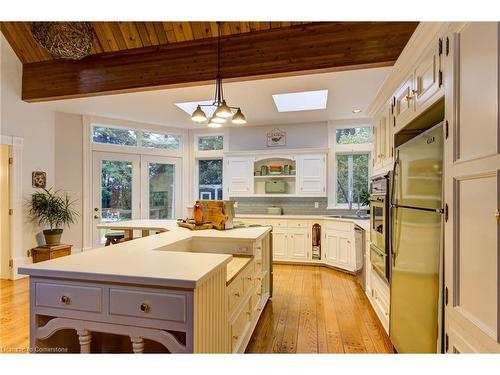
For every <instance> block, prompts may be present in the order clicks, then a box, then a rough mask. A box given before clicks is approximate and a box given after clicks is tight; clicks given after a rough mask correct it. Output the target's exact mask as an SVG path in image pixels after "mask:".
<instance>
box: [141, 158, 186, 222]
mask: <svg viewBox="0 0 500 375" xmlns="http://www.w3.org/2000/svg"><path fill="white" fill-rule="evenodd" d="M180 174H181V159H179V158H169V157H160V156H146V155H142V156H141V218H142V219H162V220H169V219H175V218H177V217H180V215H181V213H182V188H181V182H182V178H181V175H180Z"/></svg>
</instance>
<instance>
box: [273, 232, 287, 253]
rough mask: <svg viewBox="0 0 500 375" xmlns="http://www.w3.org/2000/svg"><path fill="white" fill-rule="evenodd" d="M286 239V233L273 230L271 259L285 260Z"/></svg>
mask: <svg viewBox="0 0 500 375" xmlns="http://www.w3.org/2000/svg"><path fill="white" fill-rule="evenodd" d="M287 237H288V236H287V233H286V231H283V230H276V229H273V259H276V260H283V259H286V258H287V245H288V244H287Z"/></svg>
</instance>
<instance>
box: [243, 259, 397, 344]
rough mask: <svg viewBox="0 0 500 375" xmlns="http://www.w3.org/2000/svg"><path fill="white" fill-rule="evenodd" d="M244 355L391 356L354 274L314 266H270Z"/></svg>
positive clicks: (384, 334) (386, 342) (384, 337)
mask: <svg viewBox="0 0 500 375" xmlns="http://www.w3.org/2000/svg"><path fill="white" fill-rule="evenodd" d="M246 352H247V353H392V352H393V350H392V344H391V342H390V340H389V337H388V336H387V334H386V333H385V331H384V329H383V327H382V325H381V324H380V322H379V321H378V318H377V316H376V315H375V312H374V311H373V310H372V307H371V305H370V302H369V301H368V299H367V297H366V295H365V294H364V293H363V291H362V289H361V288H360V287H359V285H358V284H357V281H356V278H355V277H354V276H351V275H348V274H345V273H343V272H339V271H335V270H332V269H329V268H326V267H320V266H295V265H274V296H273V298H272V300H271V301H270V302H269V303H268V304H267V306H266V308H265V309H264V311H263V313H262V316H261V318H260V320H259V322H258V323H257V327H256V328H255V331H254V334H253V336H252V338H251V340H250V343H249V345H248V347H247V350H246Z"/></svg>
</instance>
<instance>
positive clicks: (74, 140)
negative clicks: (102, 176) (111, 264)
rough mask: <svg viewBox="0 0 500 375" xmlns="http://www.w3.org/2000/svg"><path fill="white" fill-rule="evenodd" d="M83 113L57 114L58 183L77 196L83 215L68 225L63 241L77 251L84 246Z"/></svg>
mask: <svg viewBox="0 0 500 375" xmlns="http://www.w3.org/2000/svg"><path fill="white" fill-rule="evenodd" d="M82 124H83V117H82V116H81V115H76V114H70V113H56V114H55V135H54V136H55V174H56V178H55V185H56V186H57V189H61V190H64V191H67V192H68V193H69V194H70V195H71V198H72V199H74V200H75V209H76V211H78V213H79V214H80V216H79V217H78V220H77V222H76V223H75V224H73V225H71V227H70V228H65V229H64V232H63V236H62V242H64V243H68V244H72V245H73V251H80V250H81V249H82V239H83V232H82V214H83V159H82V155H83V129H82Z"/></svg>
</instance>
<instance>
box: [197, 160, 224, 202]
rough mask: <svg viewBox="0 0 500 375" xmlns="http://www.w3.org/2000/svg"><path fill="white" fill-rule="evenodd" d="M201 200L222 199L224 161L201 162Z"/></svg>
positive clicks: (199, 163) (199, 162)
mask: <svg viewBox="0 0 500 375" xmlns="http://www.w3.org/2000/svg"><path fill="white" fill-rule="evenodd" d="M198 165H199V168H198V169H199V187H198V189H199V192H200V199H222V159H215V160H199V161H198Z"/></svg>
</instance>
